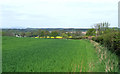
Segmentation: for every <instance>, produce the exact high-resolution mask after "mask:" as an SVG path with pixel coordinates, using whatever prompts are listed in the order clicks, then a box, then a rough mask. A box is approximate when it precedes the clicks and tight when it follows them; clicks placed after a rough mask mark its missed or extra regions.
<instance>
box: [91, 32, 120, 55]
mask: <svg viewBox="0 0 120 74" xmlns="http://www.w3.org/2000/svg"><path fill="white" fill-rule="evenodd" d="M92 40H94V41H96V42H99V43H100V44H103V45H104V46H105V47H107V48H108V49H109V50H111V51H112V52H115V53H116V54H117V55H120V54H119V53H120V32H118V31H116V32H109V33H106V34H103V35H100V36H98V37H96V38H92Z"/></svg>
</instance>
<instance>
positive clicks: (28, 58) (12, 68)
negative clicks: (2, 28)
mask: <svg viewBox="0 0 120 74" xmlns="http://www.w3.org/2000/svg"><path fill="white" fill-rule="evenodd" d="M2 40H3V42H2V62H3V63H2V69H3V72H105V69H106V65H105V64H102V63H101V62H99V59H100V57H99V55H98V54H97V53H96V49H95V48H94V46H93V44H91V43H90V41H88V40H65V39H35V38H15V37H3V38H2Z"/></svg>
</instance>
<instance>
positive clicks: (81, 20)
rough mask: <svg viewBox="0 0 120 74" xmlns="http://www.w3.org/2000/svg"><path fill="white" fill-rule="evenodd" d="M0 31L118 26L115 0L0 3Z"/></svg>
mask: <svg viewBox="0 0 120 74" xmlns="http://www.w3.org/2000/svg"><path fill="white" fill-rule="evenodd" d="M0 7H1V8H0V12H1V13H0V16H1V18H0V20H1V21H0V24H1V25H2V28H28V27H29V28H86V27H91V26H92V25H94V24H96V23H101V22H108V23H110V25H111V27H117V26H118V0H2V1H0Z"/></svg>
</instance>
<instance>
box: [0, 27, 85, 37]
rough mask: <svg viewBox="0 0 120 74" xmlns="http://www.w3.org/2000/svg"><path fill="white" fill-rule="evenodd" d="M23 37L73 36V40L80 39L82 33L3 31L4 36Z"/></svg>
mask: <svg viewBox="0 0 120 74" xmlns="http://www.w3.org/2000/svg"><path fill="white" fill-rule="evenodd" d="M16 35H18V36H21V37H45V38H47V36H49V37H54V38H56V36H62V37H63V38H68V37H69V36H72V37H73V38H76V37H80V36H82V35H83V34H82V32H81V31H75V32H67V31H59V30H57V31H47V30H41V29H38V30H35V31H27V32H24V31H21V32H17V31H14V30H7V31H3V32H2V36H16Z"/></svg>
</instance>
